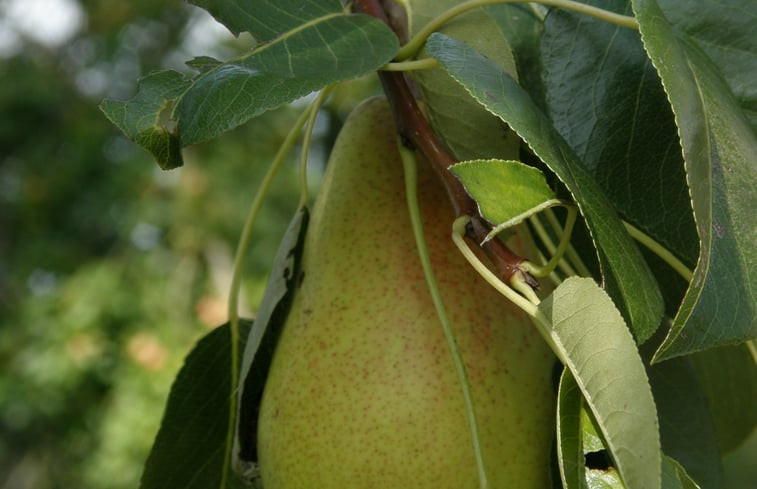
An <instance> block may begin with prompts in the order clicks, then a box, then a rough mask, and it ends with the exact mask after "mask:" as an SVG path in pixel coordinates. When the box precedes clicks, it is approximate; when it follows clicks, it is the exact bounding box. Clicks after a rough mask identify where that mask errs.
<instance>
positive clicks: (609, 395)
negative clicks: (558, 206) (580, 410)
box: [539, 277, 661, 489]
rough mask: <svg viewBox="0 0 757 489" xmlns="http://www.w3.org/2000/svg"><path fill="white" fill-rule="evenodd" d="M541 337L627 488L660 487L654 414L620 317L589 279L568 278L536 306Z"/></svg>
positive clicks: (640, 367)
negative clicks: (584, 406) (540, 318)
mask: <svg viewBox="0 0 757 489" xmlns="http://www.w3.org/2000/svg"><path fill="white" fill-rule="evenodd" d="M539 311H540V315H543V318H545V322H546V324H543V325H542V326H543V327H544V328H545V330H544V332H545V335H546V336H547V337H548V338H549V341H550V342H551V343H552V346H553V348H554V349H555V353H556V354H557V356H558V358H560V359H561V360H562V361H563V363H564V364H565V366H566V367H567V368H568V369H569V370H570V372H571V374H572V375H573V378H574V379H575V381H576V384H577V385H578V386H579V388H580V390H581V393H582V394H583V398H584V400H585V402H586V404H587V406H589V408H590V410H591V412H592V413H593V414H594V418H595V420H596V422H597V426H598V428H599V429H600V430H601V432H602V437H603V439H604V440H605V443H606V446H607V448H608V450H609V451H610V453H611V455H612V458H613V460H614V463H615V467H616V468H617V470H618V472H619V473H620V475H621V476H622V478H623V481H624V482H625V484H626V485H627V486H628V487H632V488H636V487H643V488H647V489H656V488H659V487H660V463H661V452H660V438H659V433H658V424H657V412H656V409H655V404H654V400H653V398H652V391H651V389H650V387H649V382H648V380H647V376H646V372H645V371H644V365H643V363H642V361H641V357H640V356H639V353H638V351H637V349H636V344H635V342H634V340H633V338H632V337H631V334H630V333H629V331H628V328H626V326H625V323H624V322H623V318H622V317H621V315H620V313H619V312H618V310H617V309H616V308H615V306H614V305H613V303H612V301H611V300H610V298H609V297H608V296H607V294H606V293H605V292H604V291H603V290H602V289H600V288H599V287H598V286H597V285H596V284H595V283H594V281H593V280H592V279H589V278H578V277H571V278H568V279H567V280H565V281H564V282H563V283H562V284H560V286H558V287H557V289H555V291H554V292H553V293H552V294H551V295H550V296H549V297H547V298H546V299H545V300H544V301H542V303H541V304H540V305H539Z"/></svg>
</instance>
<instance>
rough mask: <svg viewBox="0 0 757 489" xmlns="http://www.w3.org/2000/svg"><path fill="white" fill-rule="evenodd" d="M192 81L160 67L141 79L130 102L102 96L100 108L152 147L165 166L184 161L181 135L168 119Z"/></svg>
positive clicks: (135, 138) (127, 132) (139, 141)
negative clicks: (168, 115)
mask: <svg viewBox="0 0 757 489" xmlns="http://www.w3.org/2000/svg"><path fill="white" fill-rule="evenodd" d="M190 84H191V82H190V81H189V80H186V79H184V77H183V76H182V75H181V73H178V72H176V71H159V72H157V73H153V74H151V75H147V76H146V77H144V78H142V79H141V80H140V81H139V88H138V91H137V94H136V95H135V96H134V98H132V99H131V100H130V101H128V102H119V101H116V100H103V102H102V103H101V104H100V110H102V111H103V113H104V114H105V116H106V117H107V118H108V119H109V120H110V121H111V122H112V123H113V124H115V125H116V126H117V127H118V128H119V129H120V130H121V131H122V132H123V133H124V134H125V135H126V137H128V138H129V139H131V140H132V141H134V142H136V143H137V144H139V145H140V146H142V147H143V148H145V149H146V150H147V151H149V152H150V153H151V154H152V155H153V157H155V160H156V161H157V162H158V165H159V166H160V167H161V168H162V169H164V170H170V169H173V168H177V167H180V166H181V165H183V164H184V162H183V160H182V157H181V144H180V142H179V136H178V134H176V133H175V131H174V128H173V127H172V126H173V124H171V123H166V122H165V121H164V119H167V118H165V117H164V113H168V114H170V112H171V110H172V108H173V106H174V104H175V103H176V101H177V100H178V99H180V98H181V95H182V94H183V93H184V91H185V90H186V89H187V88H189V86H190Z"/></svg>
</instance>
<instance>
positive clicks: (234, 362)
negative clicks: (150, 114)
mask: <svg viewBox="0 0 757 489" xmlns="http://www.w3.org/2000/svg"><path fill="white" fill-rule="evenodd" d="M308 116H309V110H305V111H304V112H303V113H302V114H300V116H299V117H298V118H297V121H296V122H295V123H294V126H293V127H292V129H291V130H290V131H289V134H287V136H286V138H285V139H284V142H283V143H282V145H281V146H280V147H279V150H278V152H277V153H276V156H275V157H274V159H273V161H272V162H271V166H270V167H269V168H268V171H267V172H266V174H265V176H264V177H263V180H262V181H261V182H260V186H259V187H258V191H257V193H256V194H255V199H254V200H253V201H252V205H251V206H250V211H249V213H248V214H247V219H246V220H245V223H244V227H243V228H242V235H241V236H240V237H239V244H237V251H236V255H235V256H234V266H233V269H232V275H231V285H230V286H229V302H228V312H227V313H228V316H229V331H230V333H231V339H230V340H231V354H230V356H231V392H230V397H229V423H228V429H227V431H226V447H225V452H224V459H223V474H222V475H221V483H220V486H219V487H220V488H221V489H224V488H225V487H226V486H227V483H228V474H229V467H230V464H231V450H232V447H233V445H234V426H235V421H236V415H237V412H236V411H237V384H238V383H239V290H240V289H241V286H242V265H243V263H244V259H245V256H246V255H247V249H248V248H249V245H250V240H251V239H252V230H253V228H254V227H255V221H256V220H257V217H258V213H259V212H260V208H261V207H262V205H263V201H264V200H265V196H266V194H268V189H269V188H270V186H271V182H272V181H273V177H274V176H275V175H276V173H277V172H278V171H279V168H281V164H282V163H283V161H284V158H285V157H286V155H287V154H288V153H289V151H290V150H291V149H292V146H294V143H295V141H296V140H297V137H298V136H299V134H300V131H302V128H303V126H304V125H305V122H306V121H307V118H308Z"/></svg>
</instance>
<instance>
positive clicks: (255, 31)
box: [190, 0, 342, 42]
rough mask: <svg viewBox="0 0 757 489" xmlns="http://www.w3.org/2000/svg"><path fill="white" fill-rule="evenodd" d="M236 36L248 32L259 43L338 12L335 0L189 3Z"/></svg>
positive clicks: (339, 7) (207, 0) (202, 0)
mask: <svg viewBox="0 0 757 489" xmlns="http://www.w3.org/2000/svg"><path fill="white" fill-rule="evenodd" d="M190 3H193V4H195V5H197V6H198V7H202V8H204V9H205V10H207V11H208V12H210V13H211V15H213V17H215V19H216V20H217V21H218V22H220V23H222V24H223V25H225V26H226V27H228V28H229V30H230V31H231V32H233V33H234V34H235V35H238V34H239V33H240V32H243V31H244V32H249V33H250V34H252V37H254V38H255V39H256V40H257V41H259V42H265V41H270V40H272V39H274V38H275V37H276V36H278V35H280V34H282V33H284V32H287V31H290V30H293V29H296V28H298V27H300V26H301V25H303V24H306V23H308V22H310V21H313V20H315V19H318V18H320V17H324V16H329V15H332V14H338V13H340V12H342V4H341V2H340V1H339V0H190Z"/></svg>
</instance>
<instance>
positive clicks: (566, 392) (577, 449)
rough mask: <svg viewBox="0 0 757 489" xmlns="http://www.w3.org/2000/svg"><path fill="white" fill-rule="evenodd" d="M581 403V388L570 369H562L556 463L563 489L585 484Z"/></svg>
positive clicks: (573, 488)
mask: <svg viewBox="0 0 757 489" xmlns="http://www.w3.org/2000/svg"><path fill="white" fill-rule="evenodd" d="M581 404H582V397H581V390H580V389H579V388H578V384H576V381H575V379H573V375H572V374H571V373H570V370H568V369H564V370H563V373H562V375H561V376H560V387H559V390H558V393H557V462H558V464H559V466H560V477H561V479H562V483H563V489H581V488H585V487H586V475H585V468H584V450H583V447H582V439H583V437H582V435H581Z"/></svg>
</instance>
